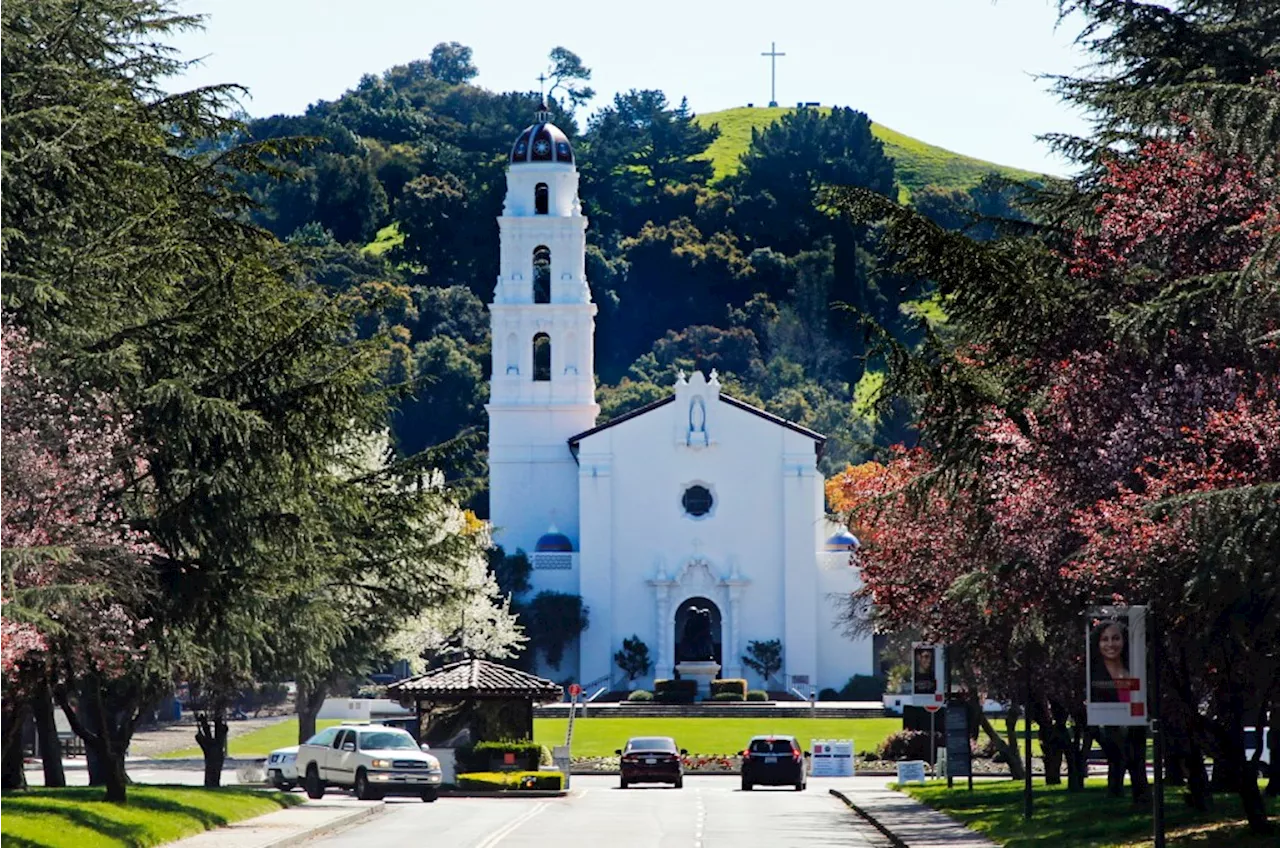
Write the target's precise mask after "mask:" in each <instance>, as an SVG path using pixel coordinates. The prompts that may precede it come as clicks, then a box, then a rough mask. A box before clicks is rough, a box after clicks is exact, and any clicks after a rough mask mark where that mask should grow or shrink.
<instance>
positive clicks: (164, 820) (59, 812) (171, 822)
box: [0, 785, 302, 848]
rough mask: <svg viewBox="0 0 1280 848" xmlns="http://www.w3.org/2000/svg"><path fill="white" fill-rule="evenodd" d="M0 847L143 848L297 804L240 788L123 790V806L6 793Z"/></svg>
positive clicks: (92, 794)
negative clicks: (125, 798)
mask: <svg viewBox="0 0 1280 848" xmlns="http://www.w3.org/2000/svg"><path fill="white" fill-rule="evenodd" d="M3 802H4V816H3V818H0V845H5V846H10V845H12V846H15V848H16V846H24V848H25V846H41V848H58V846H64V845H65V846H74V848H99V846H102V847H103V848H106V846H119V845H128V846H131V848H146V846H149V845H160V844H161V843H164V842H172V841H173V840H175V839H181V838H182V837H184V836H189V835H191V834H193V833H200V832H201V831H205V830H211V829H213V828H216V827H221V826H223V825H225V824H229V823H231V822H234V821H239V820H241V819H247V818H252V817H253V816H260V815H263V814H265V813H271V812H275V811H276V810H279V809H281V808H282V807H290V806H293V805H294V804H299V803H301V802H302V799H301V798H300V797H296V796H292V795H286V794H283V793H280V792H261V791H258V790H254V789H248V788H244V787H227V788H225V789H197V788H194V787H185V786H142V785H134V786H130V787H129V802H128V803H127V804H108V803H106V802H105V801H103V800H102V789H100V788H92V789H91V788H88V787H71V788H67V789H30V790H27V791H25V792H6V793H4V796H3Z"/></svg>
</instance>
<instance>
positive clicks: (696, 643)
mask: <svg viewBox="0 0 1280 848" xmlns="http://www.w3.org/2000/svg"><path fill="white" fill-rule="evenodd" d="M676 662H716V663H718V662H720V610H719V609H718V608H717V607H716V605H715V604H714V603H712V602H711V601H709V600H707V599H706V598H690V599H689V600H687V601H685V602H684V603H683V604H681V605H680V608H679V609H678V610H676Z"/></svg>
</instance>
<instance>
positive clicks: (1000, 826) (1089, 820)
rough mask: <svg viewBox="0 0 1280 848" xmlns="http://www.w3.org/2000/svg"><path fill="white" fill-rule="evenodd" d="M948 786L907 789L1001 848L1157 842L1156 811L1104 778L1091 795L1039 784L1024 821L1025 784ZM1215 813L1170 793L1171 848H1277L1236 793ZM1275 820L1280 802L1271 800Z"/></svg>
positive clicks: (1222, 798)
mask: <svg viewBox="0 0 1280 848" xmlns="http://www.w3.org/2000/svg"><path fill="white" fill-rule="evenodd" d="M962 787H963V784H962V783H957V784H956V788H955V789H952V790H948V789H947V785H946V782H945V781H939V782H936V783H930V784H928V785H925V786H908V787H905V788H904V789H905V791H906V792H907V793H908V794H910V795H911V796H912V797H913V798H916V799H918V800H920V801H923V802H924V803H926V804H928V805H929V806H931V807H935V808H937V809H939V810H943V811H945V812H946V813H948V814H949V815H951V816H952V817H953V818H955V819H957V820H958V821H961V822H963V823H964V824H966V825H968V826H969V827H971V828H973V829H974V830H977V831H980V832H982V833H984V834H986V835H987V836H989V837H990V838H991V839H993V840H994V841H996V842H998V843H999V844H1001V845H1007V846H1011V848H1028V846H1033V845H1036V846H1038V845H1070V846H1073V848H1101V847H1102V846H1126V847H1127V846H1137V845H1150V844H1151V811H1150V808H1147V809H1138V808H1135V807H1134V805H1133V804H1132V802H1131V801H1130V800H1129V799H1128V797H1125V798H1112V797H1110V796H1109V795H1107V791H1106V781H1105V780H1090V781H1089V782H1088V784H1087V786H1086V788H1085V791H1084V792H1067V791H1066V788H1065V784H1064V785H1063V786H1045V785H1044V782H1043V781H1039V780H1037V781H1035V786H1034V797H1035V803H1034V811H1035V814H1034V816H1033V817H1032V819H1031V821H1030V822H1029V823H1027V822H1023V820H1022V782H1021V781H1016V782H1015V781H1000V782H985V781H984V782H981V783H978V784H977V785H975V787H974V790H973V792H969V791H968V790H966V789H964V788H962ZM1214 800H1215V803H1216V804H1217V809H1216V810H1215V811H1214V813H1212V814H1205V813H1197V812H1196V811H1194V810H1192V809H1190V808H1189V807H1187V806H1186V805H1184V804H1183V803H1182V802H1181V800H1180V799H1179V797H1178V791H1177V790H1169V791H1166V794H1165V821H1166V828H1167V830H1166V832H1167V833H1169V834H1172V838H1170V840H1169V845H1170V848H1192V846H1195V848H1202V847H1203V848H1208V846H1211V845H1231V846H1232V848H1262V846H1264V845H1265V846H1269V848H1274V845H1275V837H1268V838H1266V839H1263V838H1261V837H1256V836H1253V835H1250V834H1249V833H1248V832H1247V829H1246V828H1245V826H1244V825H1243V823H1242V822H1241V821H1240V819H1241V815H1242V813H1241V810H1240V803H1239V801H1238V800H1237V799H1236V797H1235V796H1234V795H1232V796H1227V795H1217V796H1215V798H1214ZM1269 810H1270V813H1271V815H1272V816H1273V817H1275V816H1276V815H1277V813H1280V804H1277V802H1276V800H1275V799H1271V802H1270V806H1269Z"/></svg>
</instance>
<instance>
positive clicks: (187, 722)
mask: <svg viewBox="0 0 1280 848" xmlns="http://www.w3.org/2000/svg"><path fill="white" fill-rule="evenodd" d="M289 718H293V716H292V715H281V716H266V717H264V718H246V719H241V720H240V721H229V722H227V738H228V739H234V738H236V737H237V736H243V735H244V734H246V733H250V732H252V731H254V730H259V729H261V728H263V727H269V726H271V725H273V724H279V723H280V722H282V721H285V720H286V719H289ZM195 747H197V744H196V723H195V719H193V718H191V717H190V716H183V718H182V720H181V721H178V722H176V723H174V724H168V725H165V726H163V727H160V728H156V729H155V730H139V731H138V732H137V733H134V734H133V738H132V739H130V740H129V755H130V756H131V757H155V756H158V755H160V754H167V753H169V752H170V751H181V750H183V749H184V748H195Z"/></svg>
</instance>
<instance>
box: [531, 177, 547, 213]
mask: <svg viewBox="0 0 1280 848" xmlns="http://www.w3.org/2000/svg"><path fill="white" fill-rule="evenodd" d="M547 208H548V204H547V184H546V183H538V184H537V185H536V186H534V189H533V212H534V214H535V215H545V214H547Z"/></svg>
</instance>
